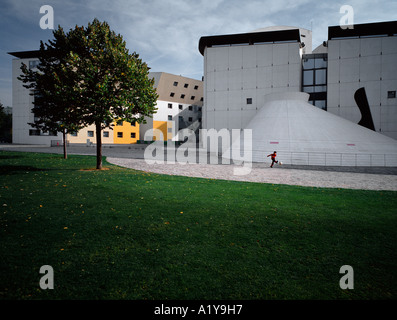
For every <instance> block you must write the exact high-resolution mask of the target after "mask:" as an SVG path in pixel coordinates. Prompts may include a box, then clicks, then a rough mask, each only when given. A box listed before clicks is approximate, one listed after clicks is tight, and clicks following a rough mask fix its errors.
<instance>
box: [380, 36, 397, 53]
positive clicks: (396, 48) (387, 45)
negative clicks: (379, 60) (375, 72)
mask: <svg viewBox="0 0 397 320" xmlns="http://www.w3.org/2000/svg"><path fill="white" fill-rule="evenodd" d="M390 53H397V36H394V37H385V38H382V54H390Z"/></svg>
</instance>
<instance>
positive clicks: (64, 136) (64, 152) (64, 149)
mask: <svg viewBox="0 0 397 320" xmlns="http://www.w3.org/2000/svg"><path fill="white" fill-rule="evenodd" d="M62 134H63V158H64V159H67V158H68V154H67V152H66V129H65V128H63V131H62Z"/></svg>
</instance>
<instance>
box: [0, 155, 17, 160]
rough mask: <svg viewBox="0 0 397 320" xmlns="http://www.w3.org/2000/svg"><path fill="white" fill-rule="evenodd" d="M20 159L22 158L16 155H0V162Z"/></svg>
mask: <svg viewBox="0 0 397 320" xmlns="http://www.w3.org/2000/svg"><path fill="white" fill-rule="evenodd" d="M18 158H22V156H17V155H7V154H0V160H7V159H18Z"/></svg>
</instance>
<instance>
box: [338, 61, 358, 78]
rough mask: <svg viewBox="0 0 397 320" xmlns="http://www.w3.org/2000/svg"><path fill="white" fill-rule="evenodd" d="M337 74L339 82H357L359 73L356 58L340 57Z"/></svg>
mask: <svg viewBox="0 0 397 320" xmlns="http://www.w3.org/2000/svg"><path fill="white" fill-rule="evenodd" d="M339 74H340V83H346V82H358V79H359V75H360V71H359V60H358V58H350V59H341V60H340V67H339Z"/></svg>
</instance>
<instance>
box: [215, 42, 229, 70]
mask: <svg viewBox="0 0 397 320" xmlns="http://www.w3.org/2000/svg"><path fill="white" fill-rule="evenodd" d="M228 56H229V47H219V48H217V50H216V56H215V68H214V69H215V70H216V71H221V70H227V68H228V67H229V59H228Z"/></svg>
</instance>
